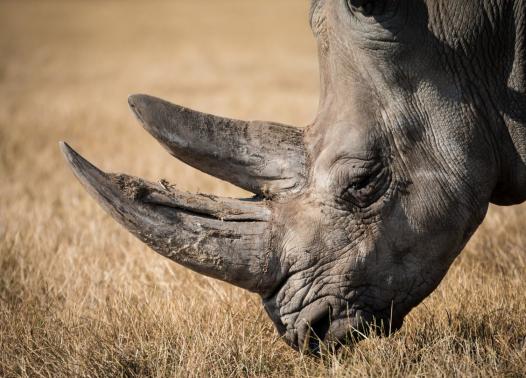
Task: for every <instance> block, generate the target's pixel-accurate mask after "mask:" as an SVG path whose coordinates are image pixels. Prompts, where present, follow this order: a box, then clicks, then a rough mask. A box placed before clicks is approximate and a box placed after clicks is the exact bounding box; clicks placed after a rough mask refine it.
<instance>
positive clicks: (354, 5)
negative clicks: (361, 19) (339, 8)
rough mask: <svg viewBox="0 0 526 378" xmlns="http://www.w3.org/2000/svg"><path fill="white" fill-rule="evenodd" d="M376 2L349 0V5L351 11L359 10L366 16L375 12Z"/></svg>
mask: <svg viewBox="0 0 526 378" xmlns="http://www.w3.org/2000/svg"><path fill="white" fill-rule="evenodd" d="M375 3H376V1H375V0H347V6H348V7H349V9H350V10H351V12H359V13H362V14H363V15H364V16H370V15H372V14H373V12H374V8H375Z"/></svg>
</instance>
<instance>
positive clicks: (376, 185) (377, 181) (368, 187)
mask: <svg viewBox="0 0 526 378" xmlns="http://www.w3.org/2000/svg"><path fill="white" fill-rule="evenodd" d="M388 187H389V174H388V171H387V169H385V168H384V167H383V165H382V164H375V165H374V166H372V167H370V168H369V169H367V170H364V171H361V172H359V174H358V175H355V176H353V177H350V178H349V181H348V183H347V186H346V187H345V189H344V190H343V192H342V193H341V195H340V199H341V200H343V201H344V202H346V203H348V204H350V205H353V206H356V207H359V208H365V207H368V206H370V205H371V204H372V203H374V202H376V201H377V200H378V199H379V198H380V197H381V196H382V195H383V194H384V193H385V191H386V190H387V188H388Z"/></svg>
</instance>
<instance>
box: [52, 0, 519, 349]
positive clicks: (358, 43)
mask: <svg viewBox="0 0 526 378" xmlns="http://www.w3.org/2000/svg"><path fill="white" fill-rule="evenodd" d="M476 3H477V4H475V2H457V1H456V0H455V1H453V0H450V1H438V0H433V1H431V0H430V1H427V2H426V1H423V0H420V1H417V0H415V1H411V0H407V1H403V0H383V1H382V0H377V1H375V0H348V1H344V0H315V1H313V3H312V7H311V17H310V21H311V25H312V29H313V31H314V34H315V36H316V38H317V40H318V47H319V59H320V67H321V69H320V71H321V89H322V93H321V100H320V106H319V112H318V115H317V117H316V119H315V120H314V122H313V123H312V124H310V125H309V126H307V127H306V128H304V129H300V128H294V127H290V126H286V125H282V124H277V123H270V122H261V121H251V122H245V121H238V120H232V119H226V118H220V117H216V116H212V115H207V114H204V113H199V112H196V111H193V110H190V109H187V108H184V107H181V106H177V105H173V104H171V103H168V102H165V101H163V100H160V99H157V98H154V97H150V96H146V95H134V96H131V97H130V98H129V104H130V107H131V108H132V110H133V111H134V113H135V114H136V116H137V118H138V119H139V121H140V122H141V123H142V125H143V126H144V127H145V128H146V130H147V131H149V132H150V133H151V134H152V135H153V136H154V137H155V138H157V139H158V140H159V141H160V142H161V144H162V145H163V146H164V147H165V148H167V149H168V150H169V151H170V153H171V154H172V155H173V156H175V157H176V158H178V159H180V160H182V161H184V162H186V163H188V164H190V165H192V166H193V167H195V168H197V169H199V170H201V171H203V172H206V173H209V174H212V175H214V176H216V177H219V178H221V179H223V180H226V181H229V182H231V183H233V184H235V185H237V186H239V187H241V188H244V189H246V190H248V191H250V192H252V193H254V194H255V197H253V198H250V199H239V200H237V199H228V198H219V197H215V196H211V195H203V194H197V195H192V194H189V193H185V192H181V191H178V190H176V189H174V188H173V187H170V186H167V185H163V184H153V183H149V182H146V181H144V180H141V179H138V178H134V177H130V176H127V175H115V174H107V173H104V172H102V171H100V170H99V169H97V168H96V167H94V166H93V165H91V164H90V163H88V162H87V161H86V160H84V159H83V158H82V157H81V156H80V155H78V154H77V153H76V152H75V151H74V150H72V149H71V148H70V147H69V146H67V145H66V144H63V145H62V148H63V151H64V153H65V155H66V158H67V159H68V161H69V163H70V164H71V166H72V167H73V170H74V172H75V174H76V175H77V177H78V178H79V179H80V181H81V182H82V183H83V184H84V185H85V186H86V188H87V189H88V190H89V191H90V192H91V193H92V195H94V197H95V198H96V199H97V200H98V202H99V203H100V204H102V206H104V208H105V209H106V210H108V211H109V213H110V214H111V215H112V216H113V217H115V218H116V219H117V220H118V221H119V222H120V223H121V224H123V225H124V226H125V227H126V228H127V229H128V230H129V231H131V232H132V233H133V234H135V235H136V236H137V237H138V238H139V239H141V240H142V241H144V242H145V243H147V244H148V245H149V246H150V247H151V248H153V249H154V250H156V251H157V252H159V253H161V254H162V255H164V256H166V257H168V258H170V259H172V260H174V261H176V262H177V263H179V264H182V265H184V266H186V267H188V268H190V269H193V270H195V271H197V272H199V273H202V274H205V275H208V276H211V277H214V278H218V279H221V280H224V281H226V282H229V283H232V284H234V285H237V286H239V287H242V288H245V289H248V290H250V291H253V292H256V293H259V294H260V295H261V297H262V299H263V304H264V306H265V309H266V311H267V312H268V314H269V316H270V317H271V319H272V320H273V322H274V323H275V325H276V328H277V330H278V331H279V333H280V334H282V335H283V336H284V339H285V340H286V341H287V342H288V343H289V344H290V345H292V346H294V347H296V348H299V349H303V348H307V349H311V350H316V349H317V348H318V342H319V341H320V340H321V341H324V342H327V343H339V342H346V341H347V340H349V339H353V336H356V335H361V334H364V333H366V332H367V331H368V330H371V329H379V330H381V331H385V332H390V331H393V330H396V329H397V328H399V327H400V326H401V324H402V321H403V319H404V316H405V315H406V314H407V313H408V312H409V311H410V309H411V308H413V307H414V306H415V305H417V304H418V303H419V302H421V301H422V300H423V298H425V297H426V296H427V295H428V294H429V293H430V292H431V291H432V290H434V289H435V288H436V286H437V285H438V284H439V282H440V281H441V279H442V278H443V277H444V275H445V273H446V271H447V270H448V268H449V266H450V264H451V263H452V261H453V260H454V258H455V257H456V256H457V254H458V253H459V252H460V250H461V249H462V248H463V246H464V245H465V243H466V242H467V240H468V239H469V237H470V236H471V235H472V234H473V232H474V231H475V229H476V228H477V226H478V225H479V224H480V222H481V221H482V219H483V218H484V215H485V213H486V210H487V207H488V204H489V203H490V202H491V201H493V202H497V203H507V204H510V203H513V202H519V201H521V200H522V199H523V198H519V197H518V194H517V193H518V185H517V180H515V181H514V179H512V177H514V176H513V175H512V174H511V173H510V172H512V170H511V168H509V167H511V166H512V165H513V164H511V163H510V164H509V167H508V168H503V164H502V160H503V159H505V158H508V157H509V156H517V153H516V152H513V153H510V154H508V155H506V156H504V154H503V153H502V148H501V146H503V145H507V146H508V145H509V146H512V144H513V143H511V138H510V136H509V134H508V128H506V127H501V126H506V125H508V124H509V122H508V121H509V120H510V119H516V118H517V117H515V118H514V117H513V114H511V113H510V112H509V106H508V108H506V106H505V104H508V105H509V102H508V100H505V99H508V98H511V97H506V96H511V95H510V94H509V92H510V86H511V84H510V83H512V84H513V83H518V82H519V81H520V80H521V79H520V75H521V73H520V72H522V71H520V72H518V71H517V70H516V69H515V68H514V67H515V65H514V62H515V60H516V57H515V55H514V54H515V47H514V46H513V44H509V43H507V42H502V41H508V40H509V37H507V35H509V33H510V30H512V29H513V27H514V25H515V21H513V20H514V18H513V14H515V12H516V11H515V10H514V7H513V2H507V3H506V4H508V3H509V4H508V5H506V6H505V5H499V4H497V6H492V3H493V2H489V1H487V4H486V2H484V1H481V2H476ZM482 3H484V4H482ZM490 3H491V4H490ZM495 3H496V2H495ZM502 3H503V4H504V2H502ZM513 30H514V29H513ZM499 41H500V42H499ZM499 59H500V63H499ZM499 96H502V98H499ZM506 109H508V110H506ZM510 114H511V115H510ZM503 138H504V139H503ZM508 150H509V151H516V150H515V149H513V148H509V149H508ZM510 159H512V158H510ZM516 160H518V159H516ZM510 161H511V160H510Z"/></svg>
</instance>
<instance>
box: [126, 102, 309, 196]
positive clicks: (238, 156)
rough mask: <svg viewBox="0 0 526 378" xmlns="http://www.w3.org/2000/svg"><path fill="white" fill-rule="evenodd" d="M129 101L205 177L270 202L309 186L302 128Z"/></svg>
mask: <svg viewBox="0 0 526 378" xmlns="http://www.w3.org/2000/svg"><path fill="white" fill-rule="evenodd" d="M128 102H129V104H130V107H131V109H132V110H133V112H134V113H135V115H136V116H137V118H138V119H139V121H140V122H141V123H142V125H143V126H144V128H145V129H146V130H147V131H148V132H149V133H150V134H152V135H153V136H154V137H155V138H156V139H157V140H159V142H160V143H161V144H162V145H163V146H164V147H165V148H166V149H167V150H168V151H169V152H170V153H171V154H172V155H173V156H175V157H176V158H178V159H180V160H182V161H184V162H185V163H187V164H189V165H191V166H193V167H195V168H197V169H199V170H201V171H203V172H205V173H208V174H211V175H213V176H215V177H218V178H220V179H222V180H225V181H228V182H230V183H232V184H234V185H237V186H239V187H241V188H243V189H246V190H248V191H250V192H253V193H256V194H259V195H262V196H265V197H273V196H282V195H285V194H286V193H290V192H295V191H297V190H299V189H300V188H301V186H302V185H303V183H304V182H305V176H306V175H305V171H306V167H305V166H306V158H305V147H304V142H303V131H302V130H301V129H298V128H295V127H291V126H285V125H281V124H277V123H270V122H261V121H251V122H246V121H239V120H234V119H228V118H222V117H216V116H213V115H209V114H204V113H200V112H197V111H194V110H190V109H187V108H184V107H182V106H179V105H174V104H171V103H169V102H167V101H164V100H161V99H159V98H155V97H151V96H147V95H133V96H130V97H129V100H128Z"/></svg>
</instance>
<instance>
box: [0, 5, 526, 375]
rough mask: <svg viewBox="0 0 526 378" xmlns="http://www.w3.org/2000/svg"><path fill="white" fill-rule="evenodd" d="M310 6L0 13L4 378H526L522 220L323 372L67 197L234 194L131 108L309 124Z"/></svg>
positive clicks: (477, 246) (0, 367)
mask: <svg viewBox="0 0 526 378" xmlns="http://www.w3.org/2000/svg"><path fill="white" fill-rule="evenodd" d="M307 8H308V2H307V1H306V0H250V1H246V0H228V1H227V0H221V1H219V0H214V1H211V0H191V1H190V0H187V1H182V0H179V1H175V0H174V1H170V2H154V1H148V2H146V1H144V2H139V1H66V0H64V1H18V0H17V1H0V376H3V377H10V376H48V377H60V376H72V375H73V376H90V377H95V376H135V375H140V376H145V375H146V376H156V377H161V376H230V377H236V376H276V377H278V376H279V377H283V376H298V377H310V376H312V377H317V376H327V375H330V376H335V377H339V376H383V377H391V376H455V375H456V376H464V375H470V376H509V377H513V376H516V377H519V376H525V375H526V232H525V228H526V207H525V206H518V207H514V208H506V209H504V208H492V209H491V210H490V214H489V215H488V218H487V219H486V221H485V223H484V224H483V226H482V227H481V229H480V230H479V231H478V233H477V234H476V236H475V237H474V238H473V240H472V241H471V242H470V244H469V245H468V247H467V248H466V250H465V251H464V252H463V254H462V255H461V257H460V258H459V259H458V260H457V261H456V262H455V264H454V266H453V268H452V269H451V271H450V272H449V274H448V275H447V277H446V279H445V280H444V282H443V283H442V285H441V286H440V287H439V289H438V290H437V291H436V292H435V293H434V294H433V295H432V296H431V297H429V298H428V299H427V300H426V301H425V302H424V303H423V304H421V305H420V306H419V307H417V308H416V309H415V310H414V311H413V312H412V313H411V314H410V316H409V317H408V319H407V321H406V324H405V326H404V328H403V329H402V330H401V331H400V332H399V333H397V334H396V335H395V336H393V337H391V338H385V339H380V338H372V339H369V340H366V341H364V342H362V343H360V344H359V345H358V346H356V347H354V348H349V349H346V350H344V351H342V352H341V353H339V354H338V355H335V356H325V357H324V358H322V359H314V358H311V357H307V356H301V355H299V354H298V353H296V352H294V351H292V350H291V349H289V348H288V347H287V346H286V345H285V344H284V342H282V341H281V340H280V339H279V338H278V337H277V334H276V332H275V331H274V329H273V326H272V324H271V322H270V320H268V319H267V317H266V315H265V314H264V312H263V309H262V306H261V305H260V303H259V299H258V297H257V296H254V295H251V294H248V293H246V292H243V291H242V290H238V289H236V288H233V287H231V286H229V285H226V284H223V283H220V282H218V281H214V280H211V279H207V278H204V277H201V276H198V275H196V274H194V273H192V272H190V271H187V270H184V269H182V268H180V267H179V266H177V265H175V264H173V263H171V262H169V261H168V260H166V259H164V258H162V257H160V256H158V255H156V254H155V253H153V252H152V251H150V250H149V249H147V248H146V247H145V246H143V245H142V244H141V243H140V242H138V241H136V240H135V239H134V238H133V237H131V236H130V235H128V233H127V232H126V231H124V230H123V229H121V228H120V226H118V225H117V224H116V223H115V222H114V221H113V220H112V219H110V218H109V216H107V215H106V214H105V213H103V211H102V210H101V209H100V208H99V207H98V206H97V205H96V203H95V202H94V201H93V200H92V199H91V198H90V197H89V196H88V195H87V193H86V192H85V191H84V190H83V189H82V188H81V186H80V185H79V184H78V183H77V181H76V180H75V178H74V177H73V175H72V174H71V172H70V171H69V169H68V168H67V166H66V164H65V162H64V161H63V158H62V156H61V155H60V152H59V149H58V146H57V142H58V141H59V140H67V141H69V142H71V144H72V146H74V147H76V148H78V150H79V151H80V152H81V153H83V154H84V155H85V156H86V157H87V158H89V159H91V160H92V161H93V162H95V163H96V164H98V165H99V166H101V167H102V168H104V169H106V170H111V171H117V172H127V173H130V174H134V175H137V176H142V177H145V178H148V179H151V180H157V179H158V178H166V179H167V180H169V181H171V182H173V183H176V184H177V185H178V187H179V188H182V189H187V190H190V191H201V192H209V193H214V194H219V195H229V196H237V195H244V193H243V192H242V191H241V190H239V189H236V188H234V187H232V186H230V185H228V184H226V183H224V182H220V181H217V180H215V179H212V178H210V177H208V176H206V175H204V174H201V173H199V172H197V171H195V170H194V169H192V168H190V167H188V166H185V165H184V164H182V163H179V162H178V161H176V160H175V159H172V158H171V157H170V156H169V155H168V154H167V153H166V152H165V151H164V150H163V149H162V148H161V147H160V146H159V145H158V144H157V143H156V142H155V141H154V140H153V139H152V138H151V137H150V136H149V135H147V133H146V132H145V131H144V130H143V129H142V128H141V127H140V126H138V124H137V122H136V121H135V119H134V118H133V116H132V115H131V113H130V112H129V111H128V108H127V102H126V99H127V95H128V94H130V93H134V92H145V93H149V94H153V95H157V96H160V97H164V98H166V99H169V100H172V101H174V102H177V103H180V104H183V105H186V106H189V107H193V108H195V109H198V110H203V111H207V112H210V113H217V114H221V115H226V116H231V117H238V118H246V119H269V120H274V121H281V122H285V123H291V124H297V125H303V124H306V123H308V122H310V120H311V119H312V118H313V117H314V114H315V111H316V106H317V92H318V80H317V75H318V74H317V58H316V52H315V46H314V41H313V39H312V36H311V34H310V31H309V29H308V27H307Z"/></svg>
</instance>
